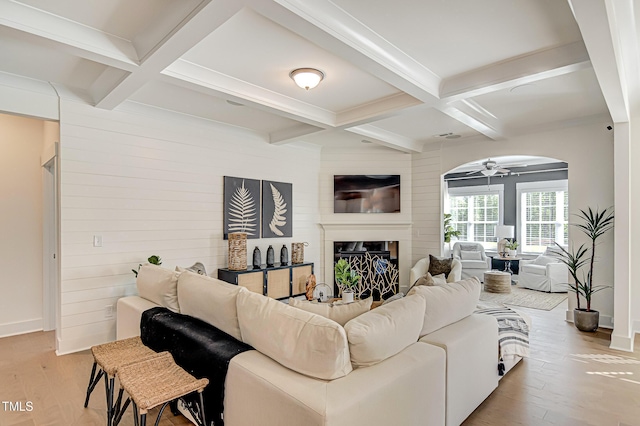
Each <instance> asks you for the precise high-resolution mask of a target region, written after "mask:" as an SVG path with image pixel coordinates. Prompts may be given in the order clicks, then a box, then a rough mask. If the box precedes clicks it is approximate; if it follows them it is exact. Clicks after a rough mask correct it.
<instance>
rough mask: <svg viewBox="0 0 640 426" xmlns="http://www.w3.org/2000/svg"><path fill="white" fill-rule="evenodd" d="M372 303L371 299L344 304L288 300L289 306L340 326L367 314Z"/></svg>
mask: <svg viewBox="0 0 640 426" xmlns="http://www.w3.org/2000/svg"><path fill="white" fill-rule="evenodd" d="M372 303H373V297H369V298H367V299H364V300H357V301H355V302H353V303H345V304H337V303H317V302H310V301H308V300H299V299H294V298H293V297H291V298H289V306H293V307H294V308H298V309H302V310H303V311H307V312H313V313H314V314H318V315H321V316H323V317H325V318H329V319H330V320H333V321H335V322H337V323H338V324H340V325H342V326H344V325H345V324H346V323H347V322H349V321H350V320H352V319H353V318H355V317H357V316H358V315H361V314H364V313H365V312H368V311H369V310H370V309H371V304H372Z"/></svg>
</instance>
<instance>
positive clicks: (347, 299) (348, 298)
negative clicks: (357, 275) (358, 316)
mask: <svg viewBox="0 0 640 426" xmlns="http://www.w3.org/2000/svg"><path fill="white" fill-rule="evenodd" d="M342 302H343V303H351V302H353V291H351V290H342Z"/></svg>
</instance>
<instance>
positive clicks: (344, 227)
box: [320, 221, 411, 291]
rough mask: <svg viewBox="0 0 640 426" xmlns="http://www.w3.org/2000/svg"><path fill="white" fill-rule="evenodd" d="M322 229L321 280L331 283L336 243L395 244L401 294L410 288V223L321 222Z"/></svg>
mask: <svg viewBox="0 0 640 426" xmlns="http://www.w3.org/2000/svg"><path fill="white" fill-rule="evenodd" d="M320 226H321V227H322V229H324V277H325V281H326V282H327V283H330V285H331V283H332V280H333V243H335V242H336V241H398V270H399V273H400V291H405V290H406V289H407V288H408V287H409V282H408V280H409V269H411V264H410V262H411V222H390V221H386V222H336V221H331V222H322V223H320Z"/></svg>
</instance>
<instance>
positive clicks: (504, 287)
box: [484, 271, 511, 293]
mask: <svg viewBox="0 0 640 426" xmlns="http://www.w3.org/2000/svg"><path fill="white" fill-rule="evenodd" d="M484 290H485V291H486V292H488V293H511V274H510V273H508V272H503V271H487V272H485V273H484Z"/></svg>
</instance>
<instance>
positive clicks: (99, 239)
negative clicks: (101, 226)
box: [93, 235, 102, 247]
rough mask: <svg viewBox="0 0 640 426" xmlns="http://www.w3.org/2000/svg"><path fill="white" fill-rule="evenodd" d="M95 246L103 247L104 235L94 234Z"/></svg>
mask: <svg viewBox="0 0 640 426" xmlns="http://www.w3.org/2000/svg"><path fill="white" fill-rule="evenodd" d="M93 246H94V247H102V235H94V236H93Z"/></svg>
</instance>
